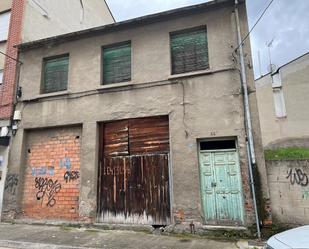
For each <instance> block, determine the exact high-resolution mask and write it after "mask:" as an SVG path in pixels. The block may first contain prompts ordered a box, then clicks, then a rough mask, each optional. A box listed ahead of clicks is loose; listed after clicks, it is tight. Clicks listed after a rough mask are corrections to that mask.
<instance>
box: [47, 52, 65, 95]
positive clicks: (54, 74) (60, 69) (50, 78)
mask: <svg viewBox="0 0 309 249" xmlns="http://www.w3.org/2000/svg"><path fill="white" fill-rule="evenodd" d="M68 72H69V55H68V54H66V55H61V56H57V57H52V58H45V59H43V75H42V93H51V92H57V91H64V90H67V87H68Z"/></svg>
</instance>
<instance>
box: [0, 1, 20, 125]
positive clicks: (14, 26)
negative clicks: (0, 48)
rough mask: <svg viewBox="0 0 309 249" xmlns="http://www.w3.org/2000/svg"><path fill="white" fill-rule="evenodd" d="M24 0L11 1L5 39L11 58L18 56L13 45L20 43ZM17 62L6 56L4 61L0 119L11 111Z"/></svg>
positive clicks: (4, 117)
mask: <svg viewBox="0 0 309 249" xmlns="http://www.w3.org/2000/svg"><path fill="white" fill-rule="evenodd" d="M24 6H25V1H24V0H14V1H12V9H11V21H10V27H9V35H8V40H7V49H6V54H7V55H9V56H10V57H12V58H17V57H18V51H17V49H16V48H14V46H15V45H17V44H19V43H21V32H22V20H23V12H24ZM16 75H17V62H16V61H14V60H12V59H10V58H8V57H6V59H5V63H4V75H3V80H4V83H3V85H2V86H1V88H0V119H1V120H3V119H10V117H11V115H12V112H13V102H14V96H15V92H16V84H15V83H16Z"/></svg>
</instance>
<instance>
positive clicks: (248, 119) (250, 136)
mask: <svg viewBox="0 0 309 249" xmlns="http://www.w3.org/2000/svg"><path fill="white" fill-rule="evenodd" d="M238 5H239V2H238V0H235V17H236V27H237V40H238V44H239V45H238V49H239V57H240V76H241V84H242V89H243V101H244V109H245V123H246V133H247V134H246V135H247V143H246V147H247V153H248V167H249V178H250V186H251V191H252V199H253V205H254V212H255V220H256V230H257V235H258V238H259V239H261V230H260V222H259V215H258V209H257V204H256V195H255V186H254V177H253V166H254V165H256V158H255V150H254V142H253V134H252V121H251V113H250V106H249V95H248V85H247V77H246V67H245V59H244V51H243V42H242V39H241V31H240V21H239V12H238Z"/></svg>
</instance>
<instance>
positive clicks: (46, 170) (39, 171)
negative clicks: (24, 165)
mask: <svg viewBox="0 0 309 249" xmlns="http://www.w3.org/2000/svg"><path fill="white" fill-rule="evenodd" d="M54 174H55V172H54V167H40V168H32V169H31V175H32V176H46V175H48V176H54Z"/></svg>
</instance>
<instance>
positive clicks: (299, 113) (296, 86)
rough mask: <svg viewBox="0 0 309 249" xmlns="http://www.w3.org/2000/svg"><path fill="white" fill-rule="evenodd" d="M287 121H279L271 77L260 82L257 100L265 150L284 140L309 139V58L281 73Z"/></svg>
mask: <svg viewBox="0 0 309 249" xmlns="http://www.w3.org/2000/svg"><path fill="white" fill-rule="evenodd" d="M280 74H281V79H282V90H283V94H284V99H285V105H286V111H287V117H286V118H276V115H275V106H274V99H273V91H272V79H271V76H270V75H267V76H265V77H263V78H261V79H259V80H257V81H256V89H257V100H258V105H259V114H260V121H261V128H262V137H263V144H264V146H271V145H272V144H274V143H280V141H281V140H287V139H296V138H301V137H304V136H309V115H308V109H307V108H306V107H307V106H308V105H309V100H308V97H307V96H308V94H309V85H308V78H309V54H307V55H305V56H303V57H301V58H299V59H297V60H296V61H294V62H291V63H290V64H287V65H286V66H284V67H282V68H281V69H280Z"/></svg>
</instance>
